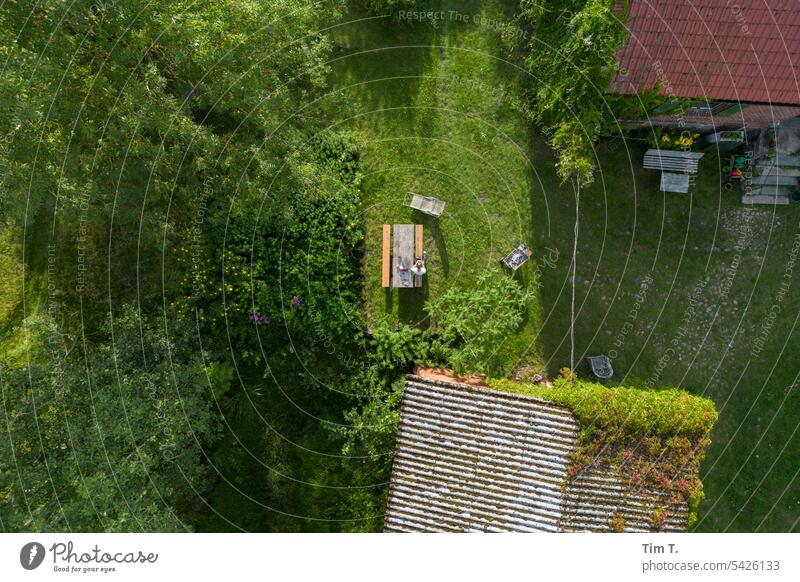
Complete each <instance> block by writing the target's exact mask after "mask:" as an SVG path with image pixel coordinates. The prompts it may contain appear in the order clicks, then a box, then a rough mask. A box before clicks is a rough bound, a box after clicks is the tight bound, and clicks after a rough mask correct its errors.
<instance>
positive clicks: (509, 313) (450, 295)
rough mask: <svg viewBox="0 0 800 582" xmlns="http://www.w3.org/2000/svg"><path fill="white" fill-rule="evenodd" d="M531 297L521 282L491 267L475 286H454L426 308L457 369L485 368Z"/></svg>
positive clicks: (519, 319)
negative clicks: (464, 287)
mask: <svg viewBox="0 0 800 582" xmlns="http://www.w3.org/2000/svg"><path fill="white" fill-rule="evenodd" d="M529 299H530V294H529V291H527V290H526V289H524V288H523V287H522V285H520V284H519V283H518V282H517V281H515V280H514V279H513V278H512V277H509V276H508V275H507V274H506V273H503V272H502V271H501V270H500V269H499V268H496V267H495V268H491V267H490V268H487V269H485V270H484V271H483V273H481V275H480V276H479V277H478V279H477V281H476V283H475V286H474V287H470V288H468V289H462V288H459V287H451V288H450V289H449V290H448V291H447V292H446V293H444V295H442V296H441V297H439V298H437V299H435V300H433V301H430V302H428V303H427V304H426V305H425V309H426V311H427V312H428V314H429V315H430V316H431V320H432V321H433V324H434V326H435V330H436V331H437V333H438V335H439V337H440V340H441V342H442V343H443V344H444V345H445V346H447V347H448V352H447V358H448V362H449V364H450V365H451V366H452V367H453V369H454V370H455V371H456V373H458V374H462V373H465V372H469V373H473V372H485V371H487V370H488V369H489V364H490V361H491V358H492V356H493V355H494V354H495V353H496V350H497V348H498V346H499V345H500V344H501V343H502V342H503V341H504V340H505V339H506V337H507V336H508V335H509V334H512V333H513V332H514V331H516V329H517V328H518V327H519V325H520V323H521V322H522V318H523V315H524V312H525V309H526V304H527V302H528V300H529Z"/></svg>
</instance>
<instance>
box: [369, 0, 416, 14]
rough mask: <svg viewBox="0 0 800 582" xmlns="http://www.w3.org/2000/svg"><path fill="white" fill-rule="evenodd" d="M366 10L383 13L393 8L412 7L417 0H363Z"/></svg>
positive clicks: (391, 10) (393, 9)
mask: <svg viewBox="0 0 800 582" xmlns="http://www.w3.org/2000/svg"><path fill="white" fill-rule="evenodd" d="M364 5H365V6H366V8H367V10H369V11H370V12H373V13H375V14H385V13H387V12H394V11H395V10H403V9H407V8H414V7H415V6H416V5H417V0H364Z"/></svg>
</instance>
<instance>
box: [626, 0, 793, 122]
mask: <svg viewBox="0 0 800 582" xmlns="http://www.w3.org/2000/svg"><path fill="white" fill-rule="evenodd" d="M625 23H626V26H627V27H628V30H629V32H630V36H629V39H628V41H627V43H626V44H625V45H623V46H622V47H621V48H620V50H619V52H618V55H617V61H618V64H619V72H618V74H617V76H616V78H615V79H614V80H613V81H612V86H611V90H612V91H615V92H617V93H621V94H634V93H637V92H641V91H646V90H649V89H653V88H654V87H656V86H657V85H659V84H660V86H661V91H662V93H663V94H665V95H674V96H676V97H681V98H691V99H695V100H696V101H694V102H693V103H692V106H691V107H690V109H689V110H688V111H687V112H686V113H685V114H684V115H683V116H682V117H681V118H677V117H675V116H674V115H669V114H668V106H667V107H665V108H663V109H662V110H661V111H660V112H662V113H663V114H662V115H658V113H659V111H656V117H654V118H652V119H651V120H650V121H651V122H655V123H658V124H659V125H680V126H686V127H690V128H696V129H711V128H718V129H739V128H746V129H753V128H762V127H768V126H771V125H774V124H776V123H778V122H781V121H784V120H786V119H790V118H793V117H797V116H798V115H800V5H798V3H797V2H796V1H791V2H787V1H786V0H737V1H736V2H730V1H729V0H631V1H630V6H629V10H628V13H627V16H626V18H625Z"/></svg>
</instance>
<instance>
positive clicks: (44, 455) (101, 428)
mask: <svg viewBox="0 0 800 582" xmlns="http://www.w3.org/2000/svg"><path fill="white" fill-rule="evenodd" d="M27 326H28V328H29V332H30V334H31V335H32V336H33V338H34V339H33V343H34V345H35V346H36V347H38V348H39V349H38V350H37V351H35V352H34V353H35V354H36V360H35V361H34V362H32V363H31V364H30V366H21V367H8V366H4V367H3V368H2V369H1V370H2V375H1V376H0V381H1V382H2V392H3V401H2V402H3V404H2V414H3V418H6V419H9V422H8V425H7V427H6V428H5V429H4V431H3V433H4V434H3V438H2V440H0V442H2V446H0V522H2V523H3V527H4V529H6V530H12V531H14V530H22V529H25V530H28V531H30V530H34V531H181V530H185V529H187V527H188V526H187V524H185V523H184V522H183V521H182V519H181V518H180V517H179V516H178V514H177V505H178V503H179V502H181V501H185V500H187V499H188V498H191V497H193V496H194V495H196V494H197V492H198V491H203V490H204V489H205V488H206V487H207V486H208V477H209V473H208V466H207V465H206V463H205V462H204V460H205V455H204V452H203V447H205V446H207V445H209V444H210V443H212V442H213V441H214V440H215V439H216V438H217V435H218V434H219V424H218V418H217V417H216V416H215V415H214V413H213V398H212V394H211V389H210V387H209V384H208V379H207V377H206V375H205V373H204V372H203V369H202V359H201V357H200V355H199V352H198V351H197V350H194V349H193V346H192V343H193V342H192V336H191V333H190V330H191V326H186V325H184V326H180V327H177V328H174V327H173V328H171V329H169V331H165V330H164V329H163V321H161V320H150V319H147V318H144V319H141V318H139V316H138V315H137V313H136V312H135V310H134V309H133V308H132V307H126V308H125V309H123V310H122V312H121V313H120V314H119V315H117V317H115V318H114V319H113V321H112V320H109V321H108V323H107V330H106V331H107V332H108V333H110V332H111V330H112V329H113V334H114V335H113V341H109V342H108V343H101V344H100V345H97V346H96V347H95V349H94V350H93V351H91V352H89V353H86V352H84V351H83V349H82V347H81V342H80V340H79V339H78V338H74V337H70V336H69V334H66V333H65V332H64V331H63V329H61V328H59V327H58V326H57V325H56V324H55V323H54V322H52V321H49V320H47V319H43V318H36V319H31V320H29V322H28V323H27ZM112 326H113V327H112Z"/></svg>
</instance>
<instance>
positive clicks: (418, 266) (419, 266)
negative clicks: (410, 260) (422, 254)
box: [410, 259, 428, 277]
mask: <svg viewBox="0 0 800 582" xmlns="http://www.w3.org/2000/svg"><path fill="white" fill-rule="evenodd" d="M410 270H411V273H412V274H413V275H417V276H418V277H421V276H422V275H424V274H425V273H427V272H428V271H427V270H426V269H425V262H424V261H423V260H422V259H417V260H416V261H414V264H413V265H411V269H410Z"/></svg>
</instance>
